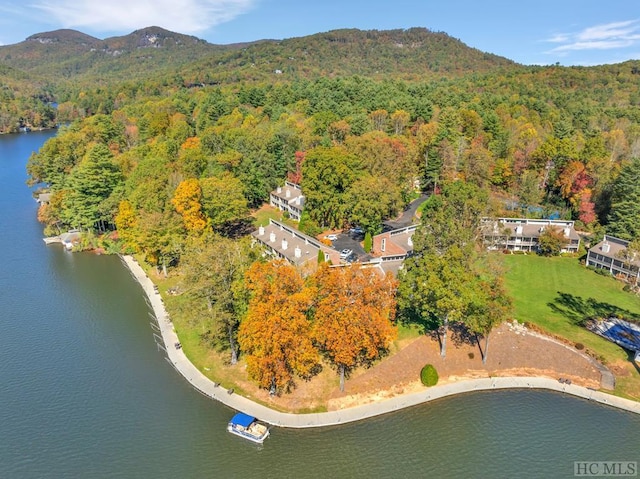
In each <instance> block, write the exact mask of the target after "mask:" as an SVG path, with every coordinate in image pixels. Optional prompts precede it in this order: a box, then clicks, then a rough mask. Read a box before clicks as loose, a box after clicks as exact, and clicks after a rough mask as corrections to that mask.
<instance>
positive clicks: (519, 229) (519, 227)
mask: <svg viewBox="0 0 640 479" xmlns="http://www.w3.org/2000/svg"><path fill="white" fill-rule="evenodd" d="M516 234H517V235H521V234H522V226H520V225H518V226H516Z"/></svg>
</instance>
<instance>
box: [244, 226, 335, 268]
mask: <svg viewBox="0 0 640 479" xmlns="http://www.w3.org/2000/svg"><path fill="white" fill-rule="evenodd" d="M251 235H252V236H253V237H254V238H256V239H257V240H258V241H260V242H261V243H263V244H264V245H266V246H267V247H269V248H270V249H272V250H273V251H275V252H276V253H278V254H279V255H281V256H283V257H284V258H286V259H287V260H288V261H289V262H291V263H293V264H295V265H302V264H304V263H306V262H308V261H311V260H313V261H317V259H318V250H322V251H323V252H324V253H325V254H326V255H328V256H329V259H330V260H331V261H332V262H334V263H337V262H339V261H340V253H339V252H338V251H336V250H334V249H333V248H330V247H328V246H326V245H323V244H322V243H320V242H319V241H318V240H317V239H315V238H312V237H311V236H307V235H305V234H304V233H301V232H300V231H298V230H296V229H294V228H291V227H290V226H287V225H285V224H282V223H279V222H277V221H274V220H270V222H269V224H268V225H267V226H261V227H260V228H258V230H257V231H254V232H253V233H252V234H251Z"/></svg>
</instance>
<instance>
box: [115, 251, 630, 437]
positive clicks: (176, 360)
mask: <svg viewBox="0 0 640 479" xmlns="http://www.w3.org/2000/svg"><path fill="white" fill-rule="evenodd" d="M122 260H123V262H124V264H125V265H126V266H127V267H128V268H129V270H130V271H131V274H132V275H133V277H134V278H135V279H136V280H137V281H138V282H139V283H140V285H141V286H142V288H143V290H144V292H145V293H146V295H147V297H148V299H149V301H150V304H151V307H152V308H153V311H154V313H155V316H156V318H157V320H158V326H159V327H160V331H161V334H162V338H163V340H164V344H165V345H166V351H167V356H168V358H169V362H170V363H171V364H172V365H173V367H174V368H175V369H176V370H177V371H178V372H179V373H180V374H182V375H183V376H184V378H185V379H186V380H187V381H189V382H190V383H191V385H192V386H193V387H194V388H195V389H197V390H198V391H200V392H201V393H202V394H204V395H205V396H208V397H210V398H211V399H215V400H217V401H220V402H221V403H223V404H226V405H227V406H229V407H231V408H233V409H236V410H238V411H242V412H245V413H247V414H250V415H252V416H255V417H257V418H259V419H260V420H262V421H264V422H266V423H269V424H272V425H275V426H281V427H289V428H310V427H322V426H332V425H337V424H346V423H349V422H354V421H360V420H362V419H367V418H370V417H374V416H379V415H381V414H386V413H390V412H393V411H398V410H401V409H403V408H406V407H410V406H415V405H417V404H421V403H424V402H428V401H433V400H434V399H439V398H443V397H446V396H451V395H454V394H462V393H465V392H472V391H484V390H494V389H511V388H518V389H521V388H535V389H547V390H551V391H558V392H561V393H566V394H571V395H574V396H578V397H581V398H584V399H588V400H591V401H595V402H599V403H601V404H606V405H610V406H614V407H617V408H620V409H624V410H626V411H631V412H634V413H637V414H640V403H639V402H635V401H630V400H628V399H623V398H620V397H617V396H612V395H609V394H606V393H603V392H600V391H594V390H591V389H588V388H584V387H582V386H577V385H567V384H564V383H560V382H558V381H556V380H553V379H549V378H537V377H499V378H482V379H472V380H467V381H459V382H455V383H451V384H444V385H442V386H435V387H431V388H428V389H426V388H425V390H424V391H420V392H417V393H413V394H407V395H402V396H396V397H394V398H391V399H386V400H384V401H379V402H375V403H371V404H365V405H362V406H357V407H353V408H348V409H343V410H340V411H329V412H324V413H313V414H291V413H283V412H279V411H275V410H273V409H270V408H268V407H266V406H263V405H262V404H258V403H256V402H254V401H251V400H249V399H247V398H245V397H242V396H239V395H237V394H229V392H228V391H227V390H226V389H224V388H222V387H220V386H217V385H216V384H215V383H214V382H213V381H211V380H210V379H209V378H207V377H206V376H205V375H204V374H202V372H200V371H199V370H198V369H197V368H196V367H195V366H194V365H193V364H192V363H191V362H190V361H189V359H187V357H186V355H185V354H184V351H183V350H182V349H177V348H176V347H175V343H176V342H178V336H177V335H176V332H175V330H174V329H173V324H172V322H171V319H170V318H169V315H168V314H167V311H166V309H165V307H164V303H163V302H162V298H161V296H160V294H158V292H157V291H155V288H154V284H153V282H152V281H151V280H150V279H149V278H148V277H147V275H146V274H145V272H144V270H143V269H142V268H141V267H140V265H139V264H138V263H137V262H136V261H135V259H134V258H133V257H131V256H122ZM229 417H231V415H230V416H229Z"/></svg>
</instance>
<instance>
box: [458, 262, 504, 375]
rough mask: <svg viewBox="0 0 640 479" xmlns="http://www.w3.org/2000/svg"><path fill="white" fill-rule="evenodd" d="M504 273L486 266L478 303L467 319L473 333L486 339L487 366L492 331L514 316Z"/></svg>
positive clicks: (483, 356) (482, 271)
mask: <svg viewBox="0 0 640 479" xmlns="http://www.w3.org/2000/svg"><path fill="white" fill-rule="evenodd" d="M482 266H484V265H482ZM482 266H481V267H482ZM502 273H503V272H502V270H501V269H496V267H495V266H489V267H486V266H484V267H483V268H482V270H481V271H479V275H480V281H479V283H478V286H479V287H478V289H477V291H476V293H477V296H476V301H474V302H472V306H471V308H470V311H469V316H468V317H467V318H466V319H465V324H466V325H467V327H468V328H469V329H470V330H471V331H473V332H474V333H476V335H477V334H480V335H482V336H483V337H484V351H483V352H482V363H483V364H486V362H487V357H488V355H489V335H490V334H491V330H492V329H493V328H494V327H496V326H497V325H499V324H500V323H502V322H504V321H506V320H507V319H509V318H510V317H511V315H512V314H513V303H512V301H511V297H510V296H509V295H508V293H507V291H506V289H505V287H504V281H503V279H502Z"/></svg>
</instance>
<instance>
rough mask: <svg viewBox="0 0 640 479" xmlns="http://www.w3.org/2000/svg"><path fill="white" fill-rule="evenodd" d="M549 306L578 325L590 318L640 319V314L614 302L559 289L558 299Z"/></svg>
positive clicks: (582, 324)
mask: <svg viewBox="0 0 640 479" xmlns="http://www.w3.org/2000/svg"><path fill="white" fill-rule="evenodd" d="M547 306H549V308H551V310H552V311H554V312H556V313H558V314H561V315H562V316H564V317H566V318H567V319H568V320H569V321H571V322H572V323H573V324H576V325H578V326H584V325H585V323H586V322H587V321H589V320H590V319H600V318H608V317H611V316H616V317H620V318H625V319H630V320H633V321H638V320H640V315H638V314H636V313H632V312H631V311H629V310H627V309H624V308H620V307H618V306H616V305H614V304H611V303H606V302H604V301H598V300H597V299H595V298H586V299H585V298H583V297H581V296H576V295H573V294H569V293H563V292H561V291H558V296H557V297H556V299H555V300H554V301H553V302H551V303H547Z"/></svg>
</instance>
